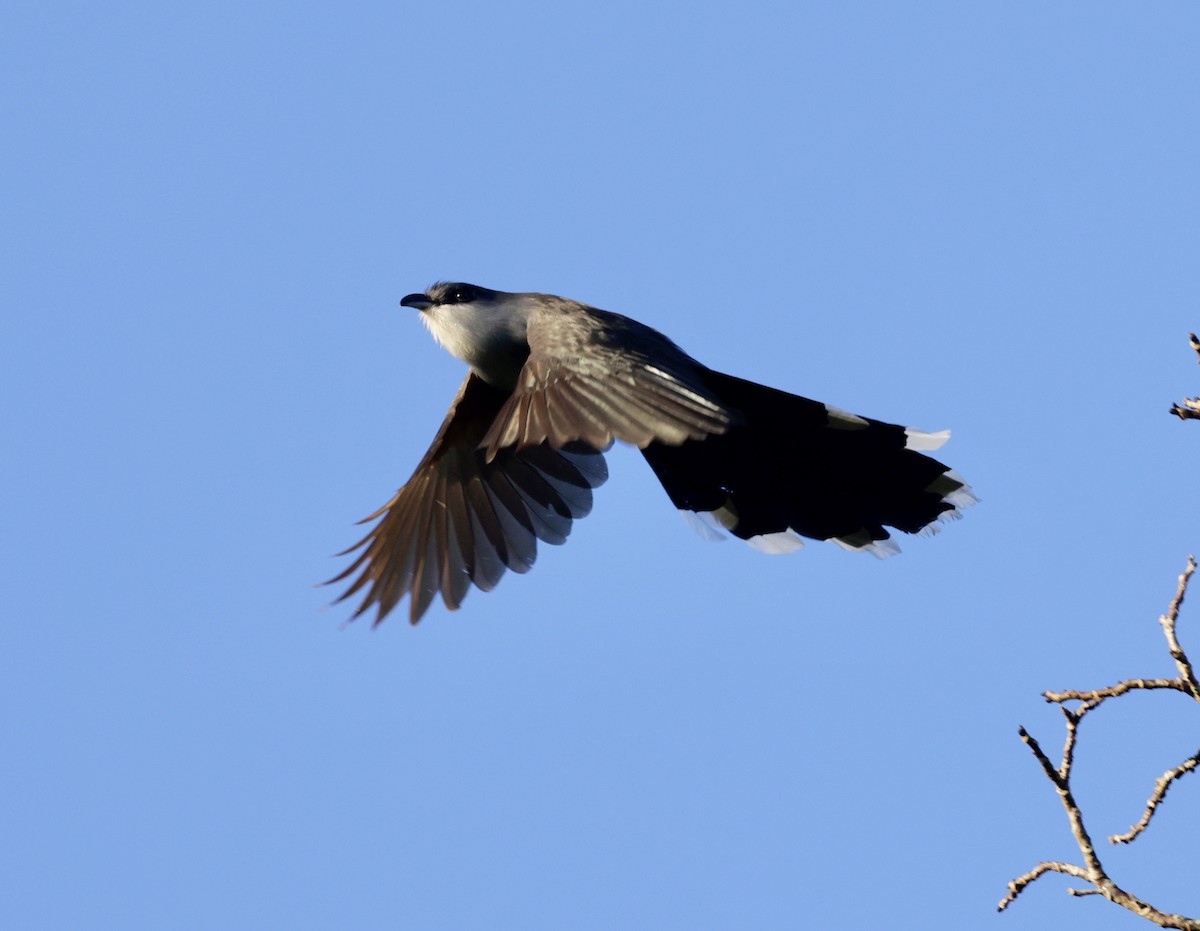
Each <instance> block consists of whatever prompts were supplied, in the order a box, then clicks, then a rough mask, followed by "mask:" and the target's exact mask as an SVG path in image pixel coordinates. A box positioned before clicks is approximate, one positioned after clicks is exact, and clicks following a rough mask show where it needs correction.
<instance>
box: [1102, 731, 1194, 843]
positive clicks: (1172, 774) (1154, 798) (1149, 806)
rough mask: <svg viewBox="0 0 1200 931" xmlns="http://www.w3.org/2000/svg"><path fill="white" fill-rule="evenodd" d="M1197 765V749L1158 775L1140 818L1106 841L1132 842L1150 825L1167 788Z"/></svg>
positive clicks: (1165, 794)
mask: <svg viewBox="0 0 1200 931" xmlns="http://www.w3.org/2000/svg"><path fill="white" fill-rule="evenodd" d="M1197 766H1200V750H1197V751H1196V752H1195V753H1194V754H1193V755H1192V756H1190V757H1188V758H1187V759H1186V760H1184V761H1183V762H1182V763H1180V764H1179V765H1178V766H1176V767H1175V768H1174V769H1168V770H1167V771H1166V772H1165V773H1163V774H1162V775H1161V776H1159V778H1158V781H1157V782H1155V783H1154V791H1153V792H1152V793H1151V794H1150V800H1149V801H1148V802H1146V810H1145V811H1144V812H1142V818H1141V820H1140V821H1139V822H1138V823H1137V824H1135V825H1134V826H1133V827H1131V828H1130V829H1129V830H1128V831H1126V832H1125V833H1124V834H1114V835H1113V836H1112V837H1110V838H1109V839H1108V842H1109V843H1110V844H1129V843H1132V842H1133V839H1134V838H1135V837H1137V836H1138V835H1139V834H1141V833H1142V831H1144V830H1146V828H1148V827H1150V819H1151V818H1153V817H1154V812H1155V811H1157V810H1158V806H1159V805H1160V804H1161V803H1162V800H1163V799H1164V798H1166V797H1167V790H1168V789H1169V788H1171V784H1172V783H1173V782H1174V781H1175V780H1176V779H1179V778H1180V777H1182V776H1186V775H1187V774H1188V773H1190V772H1192V771H1193V770H1194V769H1195V768H1196V767H1197Z"/></svg>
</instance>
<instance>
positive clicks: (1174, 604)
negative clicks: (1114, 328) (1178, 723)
mask: <svg viewBox="0 0 1200 931" xmlns="http://www.w3.org/2000/svg"><path fill="white" fill-rule="evenodd" d="M1195 340H1196V335H1195V334H1194V333H1193V334H1192V341H1193V342H1195ZM1198 351H1200V350H1198ZM1195 571H1196V557H1195V556H1188V561H1187V568H1185V569H1184V570H1183V572H1182V574H1181V575H1180V576H1179V588H1178V589H1177V590H1176V591H1175V597H1174V598H1172V599H1171V605H1170V607H1169V608H1167V613H1166V614H1164V615H1163V616H1162V617H1160V618H1159V619H1158V623H1159V624H1161V625H1162V629H1163V634H1164V635H1165V636H1166V638H1167V649H1169V650H1170V651H1171V659H1173V660H1175V665H1176V666H1178V667H1179V677H1180V678H1181V679H1182V680H1183V681H1184V682H1185V683H1186V684H1187V687H1188V691H1189V692H1190V693H1191V695H1192V698H1194V699H1196V701H1198V702H1200V682H1197V681H1196V671H1195V670H1194V669H1193V668H1192V664H1191V661H1190V660H1189V659H1188V657H1187V654H1186V653H1184V652H1183V647H1181V646H1180V645H1179V640H1178V639H1176V637H1175V622H1176V621H1177V620H1178V619H1179V608H1180V606H1181V605H1182V604H1183V596H1184V595H1186V594H1187V587H1188V582H1190V581H1191V578H1192V573H1194V572H1195Z"/></svg>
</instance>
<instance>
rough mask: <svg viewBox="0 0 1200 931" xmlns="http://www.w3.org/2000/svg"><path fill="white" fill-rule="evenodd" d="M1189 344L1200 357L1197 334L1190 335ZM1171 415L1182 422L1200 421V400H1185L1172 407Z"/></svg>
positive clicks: (1199, 344) (1199, 342)
mask: <svg viewBox="0 0 1200 931" xmlns="http://www.w3.org/2000/svg"><path fill="white" fill-rule="evenodd" d="M1188 343H1189V344H1190V345H1191V347H1192V349H1194V350H1195V352H1196V355H1197V356H1200V339H1196V334H1195V333H1189V334H1188ZM1197 361H1200V360H1197ZM1171 413H1172V414H1174V415H1175V416H1176V417H1178V418H1179V419H1180V420H1200V398H1184V399H1183V401H1182V403H1179V404H1173V405H1172V406H1171Z"/></svg>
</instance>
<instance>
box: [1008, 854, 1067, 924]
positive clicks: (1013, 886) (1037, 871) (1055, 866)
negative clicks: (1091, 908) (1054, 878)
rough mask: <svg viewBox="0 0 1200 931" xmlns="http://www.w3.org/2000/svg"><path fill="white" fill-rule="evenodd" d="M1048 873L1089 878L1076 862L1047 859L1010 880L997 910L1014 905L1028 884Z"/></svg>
mask: <svg viewBox="0 0 1200 931" xmlns="http://www.w3.org/2000/svg"><path fill="white" fill-rule="evenodd" d="M1046 873H1065V874H1066V875H1068V876H1074V877H1075V878H1076V879H1082V880H1085V881H1086V880H1087V878H1088V874H1087V870H1085V869H1084V868H1083V867H1081V866H1076V865H1075V864H1074V863H1059V862H1057V861H1054V860H1047V861H1045V862H1043V863H1039V864H1038V865H1037V866H1035V867H1034V868H1033V869H1031V870H1030V871H1029V872H1028V873H1025V874H1023V875H1021V876H1018V877H1017V878H1016V879H1014V880H1013V881H1012V882H1010V883H1009V884H1008V895H1006V896H1005V897H1004V898H1002V899H1001V900H1000V904H999V905H997V906H996V911H998V912H1002V911H1004V910H1005V909H1006V908H1008V907H1009V906H1010V905H1012V904H1013V902H1015V901H1016V899H1017V896H1019V895H1020V894H1021V893H1022V892H1024V891H1025V887H1026V886H1028V885H1029V884H1030V883H1031V882H1033V881H1034V880H1035V879H1037V878H1038V877H1040V876H1043V875H1045V874H1046Z"/></svg>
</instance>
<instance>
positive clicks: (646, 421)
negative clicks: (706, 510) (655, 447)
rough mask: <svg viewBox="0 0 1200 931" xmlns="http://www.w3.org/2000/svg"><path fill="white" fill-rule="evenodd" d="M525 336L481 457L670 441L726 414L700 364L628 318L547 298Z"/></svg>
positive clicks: (707, 428)
mask: <svg viewBox="0 0 1200 931" xmlns="http://www.w3.org/2000/svg"><path fill="white" fill-rule="evenodd" d="M527 338H528V341H529V358H528V359H527V360H526V361H525V365H524V367H523V368H522V369H521V372H520V375H519V377H518V381H517V387H516V390H515V391H514V392H513V394H512V397H511V398H509V399H508V401H507V402H506V403H505V404H504V405H503V407H501V408H500V410H499V412H498V414H497V415H496V420H495V423H494V424H493V425H492V426H491V428H490V429H489V430H488V431H487V434H486V435H485V436H484V438H483V445H484V446H485V447H486V449H487V457H488V459H489V460H490V459H491V458H492V457H494V456H497V455H498V454H499V453H500V451H501V450H503V449H506V448H509V447H515V448H517V449H523V448H526V447H529V446H536V445H538V444H541V443H546V444H549V445H550V446H552V447H554V448H555V449H560V448H562V447H563V446H565V445H566V444H568V443H570V442H572V441H579V442H583V443H586V444H587V445H588V446H589V447H591V448H593V449H607V448H608V447H609V446H610V445H612V442H613V440H614V439H618V440H623V441H624V442H626V443H632V444H633V445H634V446H637V447H640V448H645V447H646V446H648V445H649V444H650V443H653V442H659V443H667V444H669V445H678V444H679V443H682V442H684V441H685V440H697V439H701V438H703V437H705V436H710V435H712V434H714V433H724V432H725V430H726V429H727V428H728V427H729V425H730V424H731V423H732V422H733V421H734V420H735V415H734V414H732V413H731V412H730V411H728V410H726V409H725V408H724V407H723V406H722V405H721V404H720V403H719V402H718V401H717V400H716V398H715V397H713V396H712V394H711V393H710V392H709V391H708V389H707V388H705V387H704V384H703V382H702V380H701V378H700V375H699V372H700V365H699V363H697V362H696V361H695V360H694V359H692V358H691V357H690V356H688V355H687V354H686V353H685V352H684V351H683V350H682V349H680V348H679V347H678V346H676V345H675V344H674V343H672V342H671V341H670V340H669V339H667V338H666V337H665V336H663V335H662V334H661V333H659V332H657V331H656V330H652V329H650V327H647V326H644V325H642V324H640V323H637V322H636V321H634V320H630V319H628V318H626V317H622V316H620V315H618V314H613V313H608V312H607V311H602V310H596V309H595V308H592V307H587V306H585V305H583V304H577V303H575V302H574V301H567V300H564V299H562V298H556V299H551V300H548V301H547V302H546V303H545V306H543V307H542V308H541V309H539V310H538V311H537V312H535V313H534V314H533V315H532V316H531V318H530V320H529V328H528V332H527Z"/></svg>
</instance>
